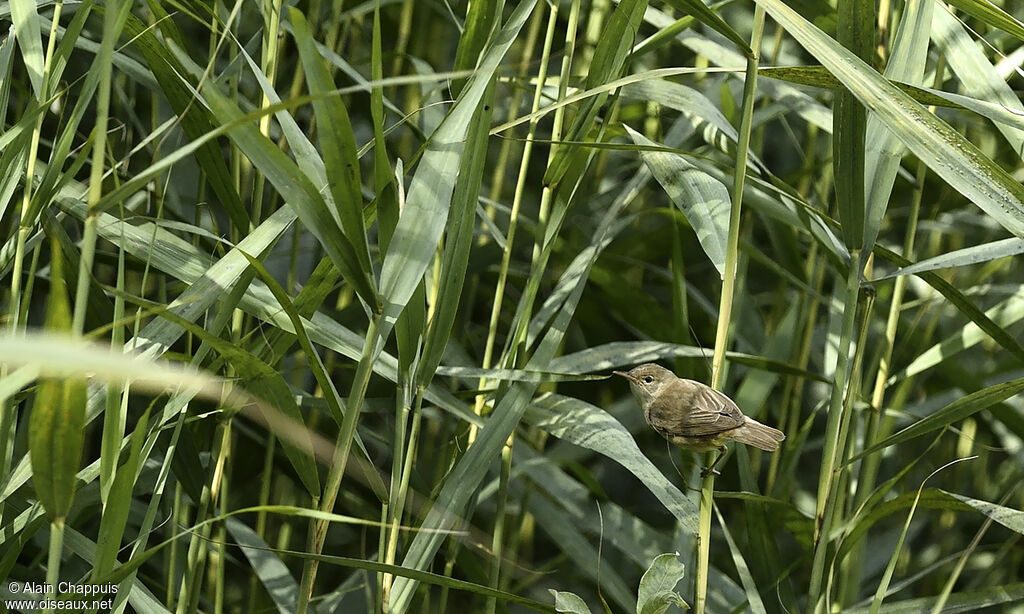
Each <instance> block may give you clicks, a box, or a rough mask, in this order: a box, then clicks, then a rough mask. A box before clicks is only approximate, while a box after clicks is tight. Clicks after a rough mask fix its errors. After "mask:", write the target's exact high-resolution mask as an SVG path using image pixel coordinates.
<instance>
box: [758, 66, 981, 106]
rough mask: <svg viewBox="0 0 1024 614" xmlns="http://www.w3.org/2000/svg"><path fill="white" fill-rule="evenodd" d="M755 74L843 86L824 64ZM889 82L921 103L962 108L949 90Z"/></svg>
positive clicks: (814, 84) (821, 85) (771, 68)
mask: <svg viewBox="0 0 1024 614" xmlns="http://www.w3.org/2000/svg"><path fill="white" fill-rule="evenodd" d="M757 74H758V75H759V76H761V77H768V78H769V79H778V80H780V81H786V82H788V83H797V84H799V85H809V86H812V87H818V88H823V89H833V90H834V89H839V88H841V87H842V86H843V85H842V83H840V81H839V79H836V78H835V77H834V76H833V75H832V73H830V72H829V71H828V69H827V68H825V67H824V66H767V67H764V68H761V69H759V70H758V71H757ZM891 83H892V84H893V86H895V87H898V88H899V89H901V90H903V92H904V93H905V94H906V95H907V96H910V97H911V98H913V99H914V100H916V101H918V102H920V103H921V104H926V105H934V106H937V107H947V108H951V109H961V108H963V107H962V106H961V105H959V104H957V102H956V101H954V100H953V99H952V98H950V97H949V96H950V94H949V92H940V91H937V90H933V89H930V88H925V87H917V86H914V85H910V84H907V83H901V82H899V81H891Z"/></svg>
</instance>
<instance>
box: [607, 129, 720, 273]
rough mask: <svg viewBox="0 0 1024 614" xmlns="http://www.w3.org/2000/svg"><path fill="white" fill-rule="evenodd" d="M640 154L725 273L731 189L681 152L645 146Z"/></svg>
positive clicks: (637, 139)
mask: <svg viewBox="0 0 1024 614" xmlns="http://www.w3.org/2000/svg"><path fill="white" fill-rule="evenodd" d="M625 128H626V131H627V132H628V133H629V135H630V137H632V139H633V142H634V143H636V144H637V145H655V143H654V142H653V141H651V140H648V139H647V138H646V137H644V136H643V135H642V134H640V133H639V132H636V131H635V130H633V129H632V128H630V127H629V126H625ZM640 157H641V158H642V159H643V161H644V163H645V164H646V165H647V167H648V168H649V169H651V173H652V174H653V175H654V177H655V178H656V179H657V180H658V183H660V184H661V187H662V188H664V190H665V192H666V193H667V194H668V197H669V199H671V200H672V203H673V204H675V206H676V207H678V208H679V210H680V211H682V212H683V215H685V216H686V220H687V221H688V222H690V226H692V227H693V230H694V232H696V233H697V240H698V241H700V245H701V247H702V248H704V253H705V254H707V255H708V258H710V259H711V263H712V264H714V265H715V268H716V269H718V274H719V275H722V274H723V271H724V270H725V245H726V243H727V241H728V235H729V190H728V189H726V187H725V186H724V185H722V183H721V182H719V181H718V180H717V179H715V178H714V177H712V176H710V175H708V174H706V173H704V172H703V171H701V170H700V169H698V168H697V167H696V166H694V165H692V164H690V163H689V161H687V160H686V158H685V157H683V156H681V155H676V154H670V153H662V152H656V151H647V150H641V151H640Z"/></svg>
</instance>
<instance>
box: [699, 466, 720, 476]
mask: <svg viewBox="0 0 1024 614" xmlns="http://www.w3.org/2000/svg"><path fill="white" fill-rule="evenodd" d="M709 475H722V474H721V473H719V472H718V470H716V469H715V468H714V466H711V467H705V468H703V469H701V472H700V477H701V479H705V478H707V477H708V476H709Z"/></svg>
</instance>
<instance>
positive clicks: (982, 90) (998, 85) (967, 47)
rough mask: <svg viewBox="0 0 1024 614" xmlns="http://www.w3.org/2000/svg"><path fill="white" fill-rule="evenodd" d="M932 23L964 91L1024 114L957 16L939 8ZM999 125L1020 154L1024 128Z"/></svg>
mask: <svg viewBox="0 0 1024 614" xmlns="http://www.w3.org/2000/svg"><path fill="white" fill-rule="evenodd" d="M931 26H932V27H931V29H932V39H934V40H935V44H936V45H937V46H938V48H939V50H940V51H941V52H942V54H943V56H944V57H945V58H946V62H948V63H949V66H950V68H952V69H953V72H954V73H955V74H956V76H957V78H958V79H959V80H960V84H961V88H962V93H964V94H967V95H969V96H973V97H975V98H979V99H981V100H984V101H986V102H988V103H989V104H991V105H993V106H995V107H997V108H1001V109H1003V110H1004V111H1005V112H1007V113H1008V114H1011V115H1015V116H1016V117H1018V118H1019V117H1021V116H1024V104H1021V101H1020V99H1019V98H1018V97H1017V94H1016V93H1014V91H1013V89H1011V88H1010V86H1009V85H1008V84H1007V83H1006V81H1004V80H1003V78H1002V77H1001V76H1000V75H999V73H998V72H997V71H996V69H995V67H994V66H992V63H991V62H989V60H988V58H986V57H985V54H983V53H982V52H981V49H980V48H979V47H978V45H977V43H976V42H975V40H974V38H972V37H971V36H970V35H969V34H968V33H967V30H966V29H965V28H964V26H963V25H962V24H961V23H960V22H959V21H957V19H956V18H955V17H953V16H952V15H950V14H949V12H948V11H946V10H944V9H943V8H939V9H938V10H936V11H935V15H934V17H933V18H932V24H931ZM996 129H997V130H999V132H1001V133H1002V135H1003V138H1005V139H1006V141H1007V142H1008V143H1009V144H1010V147H1011V148H1012V149H1013V151H1014V152H1016V153H1017V155H1018V156H1020V155H1021V154H1022V150H1024V130H1021V129H1020V128H1018V127H1015V126H1012V125H1009V124H1006V123H1002V122H997V123H996Z"/></svg>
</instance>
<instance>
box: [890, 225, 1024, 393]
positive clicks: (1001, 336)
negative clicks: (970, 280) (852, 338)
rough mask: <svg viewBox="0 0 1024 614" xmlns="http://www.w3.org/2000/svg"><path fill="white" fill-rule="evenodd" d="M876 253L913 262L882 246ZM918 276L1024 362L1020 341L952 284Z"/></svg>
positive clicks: (899, 261) (903, 263)
mask: <svg viewBox="0 0 1024 614" xmlns="http://www.w3.org/2000/svg"><path fill="white" fill-rule="evenodd" d="M874 251H875V253H876V254H878V255H881V256H882V257H883V258H885V259H886V260H889V261H891V262H895V263H896V264H898V265H900V266H909V265H910V264H911V262H910V261H909V260H907V259H906V258H904V257H902V256H900V255H899V254H896V253H895V252H892V251H889V250H887V249H885V248H884V247H882V246H880V245H877V244H876V245H875V250H874ZM918 276H919V277H920V278H921V279H923V280H925V281H926V282H928V285H930V286H931V287H933V288H935V289H936V290H938V292H939V294H941V295H942V296H944V297H946V299H947V300H948V301H949V302H950V303H952V304H953V305H954V306H955V307H956V308H957V309H958V310H959V311H960V313H962V314H964V315H965V316H967V318H969V319H970V320H971V321H972V322H973V323H974V324H976V325H977V326H978V327H979V328H980V329H981V330H983V331H985V332H986V333H987V334H988V336H989V337H991V338H992V339H993V340H994V341H995V342H996V343H998V344H999V345H1001V346H1002V347H1003V349H1005V350H1006V351H1008V352H1010V353H1011V354H1013V355H1014V356H1016V357H1017V358H1019V359H1021V360H1024V346H1022V345H1021V343H1020V341H1018V340H1017V338H1016V337H1014V336H1013V335H1011V334H1010V333H1008V332H1007V331H1006V330H1005V329H1004V328H1003V327H1001V326H999V325H998V324H996V323H995V322H993V321H992V320H991V318H989V317H988V316H987V315H986V314H985V313H984V312H982V311H981V309H978V307H977V305H975V304H974V303H972V302H971V301H970V300H968V298H967V297H965V296H964V295H963V293H962V292H960V291H959V290H957V289H956V288H955V287H954V286H953V285H952V284H950V283H949V282H947V281H946V280H944V279H942V278H941V277H940V276H939V275H938V274H936V273H929V272H921V273H918ZM894 377H895V376H894Z"/></svg>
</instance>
